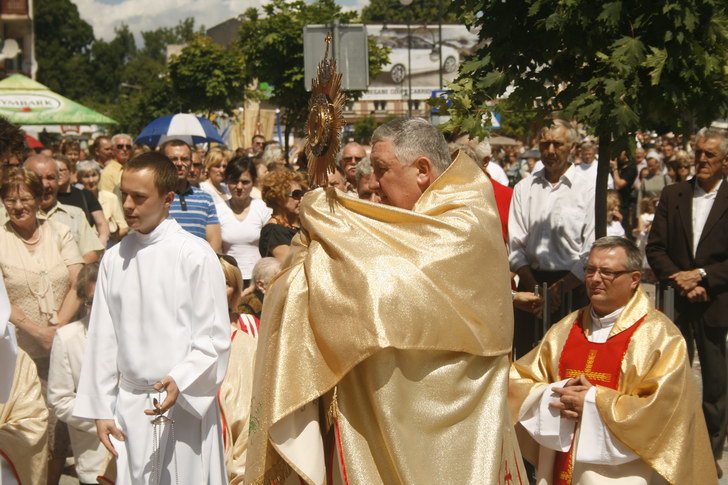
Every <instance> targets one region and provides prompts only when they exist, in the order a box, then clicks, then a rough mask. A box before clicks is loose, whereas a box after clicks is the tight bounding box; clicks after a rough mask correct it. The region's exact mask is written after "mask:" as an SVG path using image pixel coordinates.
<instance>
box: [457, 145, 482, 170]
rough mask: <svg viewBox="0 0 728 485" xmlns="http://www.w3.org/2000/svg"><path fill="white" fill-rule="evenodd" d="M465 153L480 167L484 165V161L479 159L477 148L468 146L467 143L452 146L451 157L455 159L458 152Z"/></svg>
mask: <svg viewBox="0 0 728 485" xmlns="http://www.w3.org/2000/svg"><path fill="white" fill-rule="evenodd" d="M459 151H460V152H463V153H464V154H466V155H467V156H468V158H470V159H471V160H472V161H474V162H475V163H477V164H478V166H481V165H482V164H483V159H482V158H479V157H478V153H477V152H476V151H475V148H474V147H472V146H470V145H468V144H467V143H456V144H453V145H452V146H451V157H455V155H456V154H457V152H459Z"/></svg>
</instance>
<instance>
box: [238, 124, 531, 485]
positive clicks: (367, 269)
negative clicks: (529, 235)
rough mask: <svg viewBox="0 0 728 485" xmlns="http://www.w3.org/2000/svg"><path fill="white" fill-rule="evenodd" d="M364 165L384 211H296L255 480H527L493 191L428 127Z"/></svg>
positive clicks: (272, 340)
mask: <svg viewBox="0 0 728 485" xmlns="http://www.w3.org/2000/svg"><path fill="white" fill-rule="evenodd" d="M371 161H372V166H373V168H374V177H373V182H372V186H371V188H372V189H373V190H374V191H376V192H377V193H378V194H379V195H380V196H381V198H382V201H383V202H384V204H386V205H380V204H375V203H371V202H369V201H364V200H359V199H354V198H352V197H349V196H346V195H342V194H340V193H337V192H335V191H334V190H333V189H332V188H329V189H328V190H317V191H314V192H313V193H310V194H308V195H306V197H305V198H304V199H303V201H302V204H301V205H302V210H301V225H302V230H301V232H300V234H299V236H297V237H296V239H294V243H293V247H292V252H291V254H290V255H289V258H288V260H287V262H286V263H285V264H284V268H285V269H284V270H283V272H282V273H281V274H280V275H279V276H278V277H277V279H276V280H274V282H273V284H272V286H271V288H270V290H269V291H268V293H267V294H266V299H265V303H264V307H263V314H262V323H261V333H260V337H259V338H260V343H259V346H258V354H257V357H256V368H255V377H254V385H253V398H252V407H251V422H250V441H249V449H248V460H247V467H246V483H247V484H258V483H264V484H270V483H278V484H281V485H283V484H288V483H295V484H299V483H307V484H316V485H320V484H339V483H343V484H351V485H354V484H366V485H375V484H387V485H390V484H435V483H437V484H445V483H453V484H500V483H504V484H505V483H510V484H513V483H519V480H520V483H525V480H526V477H525V473H524V470H523V464H522V461H521V457H520V451H519V449H518V444H517V440H516V438H515V434H514V432H513V427H512V425H511V421H510V416H509V413H508V407H507V399H506V396H507V386H508V369H509V358H508V354H509V352H510V349H511V342H512V337H513V333H512V332H513V310H512V306H511V305H512V303H511V294H510V286H509V272H508V262H507V258H506V253H505V247H504V246H503V241H502V238H501V236H500V222H499V218H498V213H497V210H496V205H495V199H494V197H493V191H492V187H491V185H490V183H489V181H488V179H487V178H486V177H485V175H484V174H483V173H482V171H480V170H479V168H478V166H477V165H476V164H475V163H474V162H473V161H471V160H470V159H468V158H467V157H465V156H463V155H460V156H459V157H458V158H457V159H456V160H455V161H454V162H452V164H450V157H449V153H448V149H447V144H446V143H445V140H444V138H443V137H442V134H440V132H439V131H438V130H437V129H436V128H435V127H433V126H432V125H431V124H430V123H429V122H427V121H425V120H421V119H409V120H395V121H392V122H390V123H387V124H385V125H382V126H380V127H379V128H378V129H377V130H376V132H375V133H374V136H373V138H372V153H371Z"/></svg>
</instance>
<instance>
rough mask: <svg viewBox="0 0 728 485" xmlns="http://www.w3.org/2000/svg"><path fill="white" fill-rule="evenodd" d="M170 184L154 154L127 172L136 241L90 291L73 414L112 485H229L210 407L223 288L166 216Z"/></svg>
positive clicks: (209, 261) (222, 348) (124, 244)
mask: <svg viewBox="0 0 728 485" xmlns="http://www.w3.org/2000/svg"><path fill="white" fill-rule="evenodd" d="M176 185H177V171H176V169H175V167H174V165H173V164H172V162H171V161H170V160H169V159H168V158H167V157H165V156H164V155H162V154H161V153H159V152H149V153H145V154H142V155H139V156H138V157H135V158H134V159H132V160H130V161H129V162H128V163H127V165H126V166H125V169H124V174H123V175H122V181H121V189H122V194H123V201H124V203H123V207H124V217H125V219H126V221H127V222H128V224H129V227H130V228H131V229H133V230H134V232H132V233H130V234H129V235H128V236H126V237H125V238H124V239H123V240H122V241H121V243H120V244H118V245H116V246H114V247H113V248H111V249H110V250H109V251H108V252H107V253H106V255H105V256H104V259H103V261H102V262H101V267H100V269H99V276H98V281H97V284H96V293H95V295H94V305H93V308H92V310H91V319H90V324H89V333H88V339H87V341H88V344H87V346H86V350H85V355H84V363H83V367H82V369H81V377H80V383H79V387H78V393H77V395H76V404H75V407H74V415H75V416H77V417H81V418H92V419H95V420H96V428H97V432H98V435H99V438H100V440H101V442H102V443H103V444H104V445H105V446H106V448H107V449H108V450H109V451H110V452H111V453H113V454H114V456H116V464H117V480H116V484H117V485H132V484H133V485H137V484H150V483H154V484H160V485H177V484H182V483H195V484H203V485H212V484H218V483H227V482H226V478H225V467H224V458H223V449H222V439H221V435H220V429H219V423H220V414H219V408H218V404H217V400H216V398H215V396H216V393H217V390H218V388H219V386H220V383H221V382H222V379H223V377H224V375H225V371H226V369H227V361H228V351H229V346H230V323H229V320H228V315H227V302H226V296H225V279H224V276H223V274H222V270H221V268H220V264H219V263H218V261H217V257H216V256H215V253H214V252H213V251H212V249H211V248H210V246H209V245H208V244H207V243H206V242H205V241H204V240H202V239H200V238H198V237H196V236H193V235H192V234H190V233H188V232H187V231H185V230H184V229H182V228H181V227H180V225H179V224H178V223H177V222H176V221H175V220H174V219H172V218H170V217H169V206H170V205H171V203H172V200H173V199H174V189H175V187H176ZM167 411H169V413H168V414H167V415H166V418H165V417H164V413H167ZM155 417H156V418H155ZM169 420H171V421H172V422H170V421H169ZM153 423H158V424H153ZM179 480H182V481H181V482H180V481H179Z"/></svg>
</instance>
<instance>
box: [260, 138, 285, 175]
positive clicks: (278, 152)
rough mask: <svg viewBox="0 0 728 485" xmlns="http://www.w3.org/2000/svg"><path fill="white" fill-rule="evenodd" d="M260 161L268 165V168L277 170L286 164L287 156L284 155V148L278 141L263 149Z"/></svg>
mask: <svg viewBox="0 0 728 485" xmlns="http://www.w3.org/2000/svg"><path fill="white" fill-rule="evenodd" d="M260 163H262V164H263V165H265V166H266V167H268V170H271V171H273V170H277V169H279V168H283V167H285V166H286V157H285V156H284V155H283V148H281V146H280V145H278V144H276V143H271V144H270V145H268V146H266V147H265V150H263V155H261V157H260Z"/></svg>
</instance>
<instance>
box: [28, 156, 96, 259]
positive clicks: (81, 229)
mask: <svg viewBox="0 0 728 485" xmlns="http://www.w3.org/2000/svg"><path fill="white" fill-rule="evenodd" d="M25 168H27V169H28V170H31V171H33V172H35V173H36V174H37V175H38V177H39V178H40V179H41V181H42V182H43V196H42V197H41V200H40V208H41V210H42V212H43V214H44V215H45V217H46V218H47V219H49V220H53V221H56V222H60V223H61V224H64V225H65V226H67V227H68V228H69V229H70V230H71V234H73V239H74V240H75V241H76V244H78V249H80V250H81V256H83V260H84V262H85V263H86V264H89V263H95V262H96V261H98V260H99V259H100V254H101V252H102V251H103V250H104V246H103V244H101V241H100V240H99V238H98V236H96V233H95V232H94V230H93V229H91V226H90V225H89V224H88V220H87V219H86V214H85V213H84V212H83V209H79V208H78V207H74V206H72V205H66V204H61V203H60V202H58V182H59V179H60V174H59V173H58V165H57V164H56V162H55V161H54V160H53V159H51V158H48V157H46V156H45V155H33V156H31V157H29V158H28V159H27V160H26V161H25Z"/></svg>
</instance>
